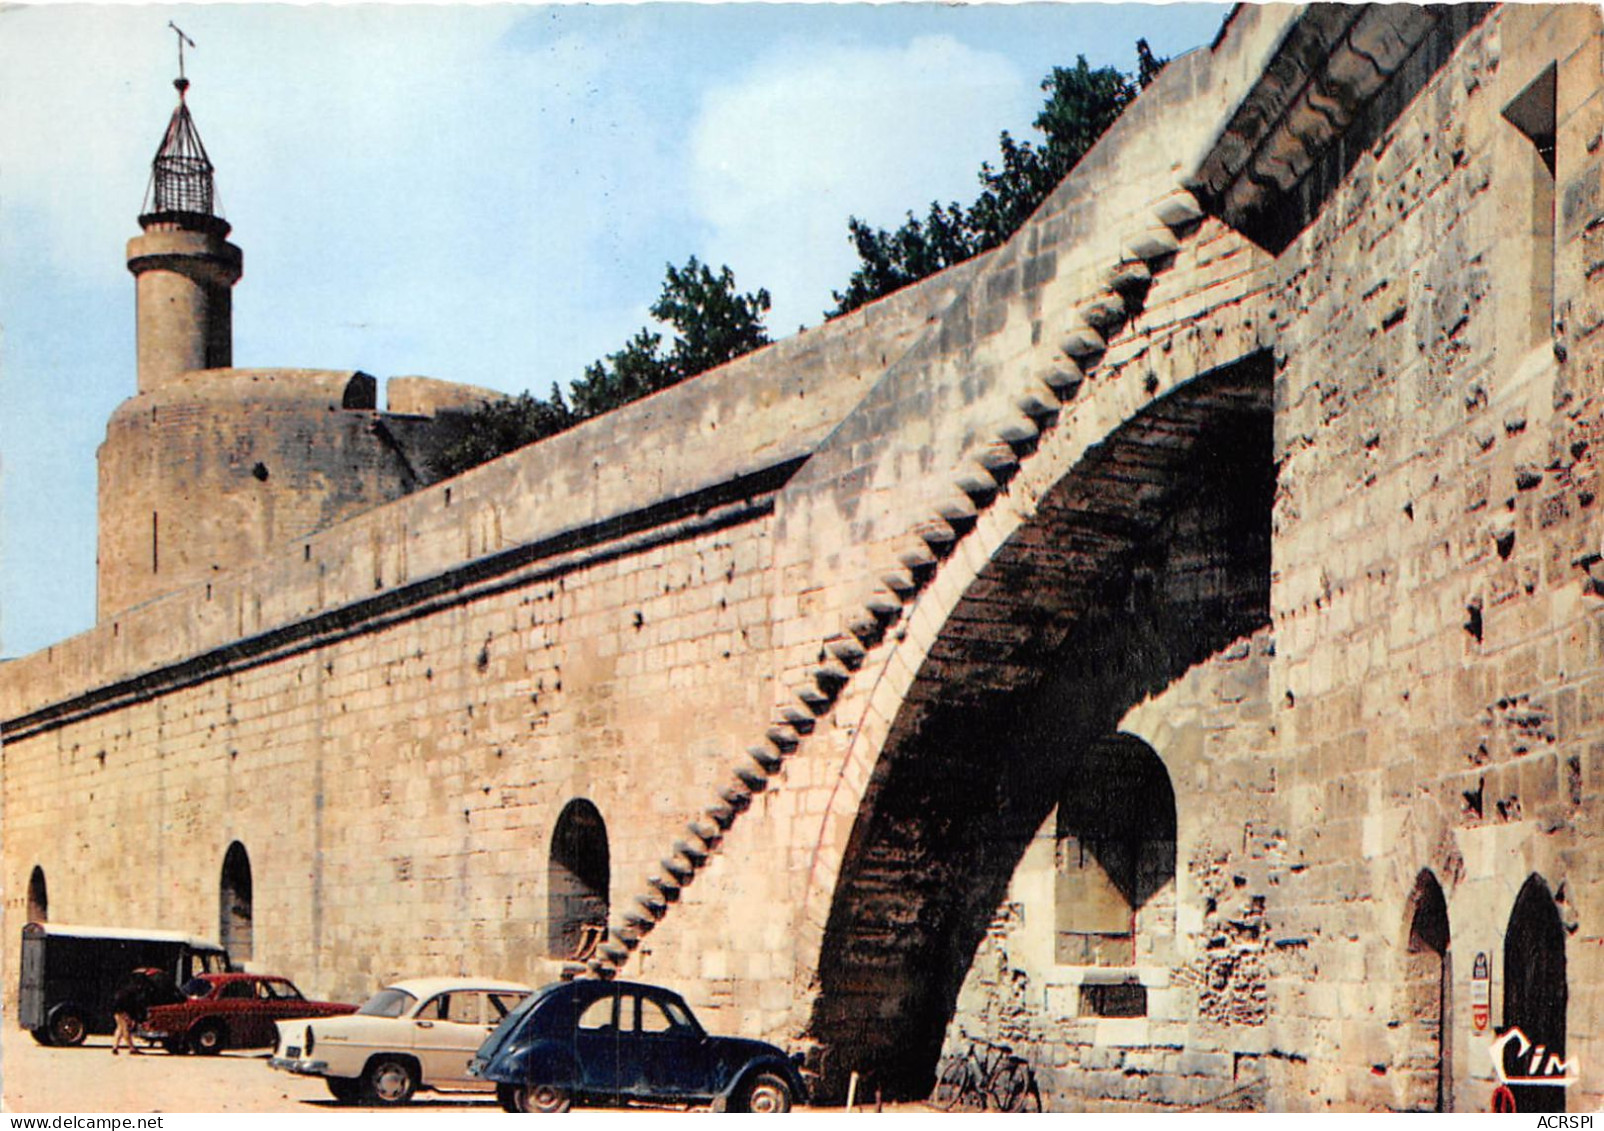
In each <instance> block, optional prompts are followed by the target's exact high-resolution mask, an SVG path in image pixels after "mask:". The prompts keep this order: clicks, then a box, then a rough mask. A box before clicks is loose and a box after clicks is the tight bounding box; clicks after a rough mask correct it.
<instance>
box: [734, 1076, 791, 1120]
mask: <svg viewBox="0 0 1604 1131" xmlns="http://www.w3.org/2000/svg"><path fill="white" fill-rule="evenodd" d="M741 1110H742V1111H751V1112H757V1113H759V1114H763V1115H777V1114H780V1113H782V1112H787V1111H790V1110H791V1085H789V1084H787V1083H786V1082H785V1079H784V1078H783V1077H780V1076H776V1075H775V1074H774V1073H772V1072H760V1073H758V1074H757V1075H756V1076H754V1077H752V1081H751V1083H749V1084H747V1086H746V1088H745V1089H744V1090H743V1091H742V1093H741Z"/></svg>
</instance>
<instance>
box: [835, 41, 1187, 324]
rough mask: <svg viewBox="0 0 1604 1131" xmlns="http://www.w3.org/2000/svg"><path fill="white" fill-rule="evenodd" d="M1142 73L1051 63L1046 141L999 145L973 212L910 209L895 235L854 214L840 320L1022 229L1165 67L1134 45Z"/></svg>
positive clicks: (1040, 125)
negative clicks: (854, 259)
mask: <svg viewBox="0 0 1604 1131" xmlns="http://www.w3.org/2000/svg"><path fill="white" fill-rule="evenodd" d="M1136 54H1137V73H1136V75H1135V76H1134V77H1132V76H1128V75H1125V74H1122V73H1121V72H1120V71H1118V70H1117V69H1115V68H1113V67H1099V68H1097V69H1096V70H1093V69H1092V68H1091V67H1089V66H1088V65H1087V63H1086V57H1085V56H1084V55H1082V56H1080V57H1079V58H1078V59H1077V60H1076V62H1075V66H1073V67H1054V68H1053V71H1052V73H1051V74H1049V75H1048V76H1047V77H1046V78H1045V79H1043V80H1042V84H1041V86H1042V90H1044V91H1046V92H1047V101H1046V103H1045V105H1044V106H1043V107H1042V110H1041V113H1039V114H1038V115H1036V120H1035V122H1034V123H1033V124H1034V127H1035V128H1036V129H1037V130H1039V131H1041V134H1042V136H1043V140H1042V141H1041V142H1037V143H1032V142H1030V141H1018V140H1015V139H1014V138H1013V137H1012V136H1011V135H1010V134H1009V133H1008V132H1007V131H1006V130H1005V131H1003V134H1002V137H1001V138H1000V139H999V147H1000V149H1001V151H1002V155H1001V159H1000V163H999V164H998V165H996V166H993V165H992V164H991V163H990V162H987V163H986V164H983V165H982V166H981V167H980V186H981V192H980V196H979V197H978V198H976V200H975V202H974V203H973V204H971V205H969V206H968V207H967V208H965V207H963V206H962V205H959V204H958V203H957V202H952V203H949V204H946V205H943V204H941V203H939V202H932V203H931V205H930V210H929V212H928V213H926V215H925V216H924V218H923V219H922V220H921V219H920V218H918V217H916V216H915V215H914V214H913V213H912V212H909V213H908V219H907V221H906V222H905V223H904V224H903V225H902V226H901V227H900V228H898V229H897V230H896V231H892V232H888V231H886V230H885V229H883V228H875V227H873V226H872V225H870V224H868V223H865V222H864V221H862V220H860V219H858V218H857V217H856V216H854V217H852V218H851V219H850V220H848V222H847V229H848V238H849V239H850V240H851V241H852V246H853V248H854V249H855V250H856V251H857V253H858V260H859V263H858V267H857V269H856V270H855V271H854V272H853V274H852V278H851V279H849V280H848V281H847V287H846V290H845V291H836V292H835V301H836V306H835V309H834V310H831V311H828V312H826V314H825V317H826V318H835V317H837V316H839V315H842V314H845V313H847V312H848V311H851V310H856V309H857V308H858V307H860V306H862V305H864V304H865V303H869V302H873V301H874V300H875V299H877V298H882V297H884V296H885V295H888V294H890V293H891V292H892V291H895V290H899V289H901V288H902V287H905V286H907V285H908V284H909V283H914V282H917V281H918V280H920V279H923V278H925V277H927V276H929V275H933V274H935V273H936V272H937V271H941V270H944V269H946V268H948V267H951V266H953V265H955V264H958V263H962V262H963V261H964V260H966V259H969V258H971V257H973V256H975V255H978V254H980V253H981V252H983V251H990V250H991V249H992V248H994V247H997V246H998V245H999V244H1002V243H1003V242H1005V241H1006V240H1007V239H1008V238H1009V237H1010V236H1012V235H1013V234H1014V233H1015V232H1017V231H1018V230H1019V229H1020V227H1021V226H1022V225H1023V224H1024V223H1025V221H1026V220H1028V219H1030V216H1031V214H1032V213H1034V212H1035V211H1036V209H1037V208H1038V207H1040V205H1041V202H1042V201H1043V200H1045V199H1047V194H1048V193H1050V192H1052V190H1053V188H1054V187H1055V186H1057V184H1058V183H1059V181H1061V180H1063V179H1064V176H1065V175H1066V174H1067V173H1068V172H1069V171H1070V170H1071V169H1073V168H1074V167H1075V165H1076V163H1077V162H1079V161H1080V159H1081V158H1082V157H1083V156H1085V154H1086V151H1087V150H1089V149H1091V147H1092V146H1093V145H1094V144H1095V143H1096V141H1097V139H1098V138H1100V137H1102V136H1103V133H1104V131H1106V130H1107V129H1108V127H1109V126H1111V125H1113V124H1114V121H1115V119H1117V118H1118V117H1119V116H1120V114H1121V113H1122V112H1123V111H1124V109H1125V107H1126V106H1128V105H1130V103H1131V101H1132V100H1133V99H1135V97H1136V96H1137V94H1139V93H1140V92H1141V89H1142V88H1143V87H1145V86H1147V84H1148V83H1150V82H1152V81H1153V79H1154V78H1155V77H1156V76H1157V75H1158V73H1159V71H1160V70H1162V69H1163V67H1164V60H1161V59H1157V58H1155V57H1154V56H1153V53H1152V51H1151V50H1149V48H1148V45H1147V41H1146V40H1145V39H1141V40H1137V43H1136Z"/></svg>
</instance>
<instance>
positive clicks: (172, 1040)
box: [162, 1037, 184, 1056]
mask: <svg viewBox="0 0 1604 1131" xmlns="http://www.w3.org/2000/svg"><path fill="white" fill-rule="evenodd" d="M162 1048H164V1049H166V1050H167V1051H168V1052H169V1053H171V1054H172V1055H174V1056H182V1055H183V1052H184V1038H183V1037H163V1038H162Z"/></svg>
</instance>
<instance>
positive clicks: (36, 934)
mask: <svg viewBox="0 0 1604 1131" xmlns="http://www.w3.org/2000/svg"><path fill="white" fill-rule="evenodd" d="M20 991H21V992H20V996H19V997H18V1000H17V1020H18V1021H19V1022H21V1024H22V1027H23V1028H24V1029H39V1028H42V1027H43V1026H44V1023H45V932H44V929H43V928H42V927H40V926H39V925H38V924H36V923H29V924H28V925H27V926H25V927H23V928H22V985H21V987H20Z"/></svg>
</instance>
